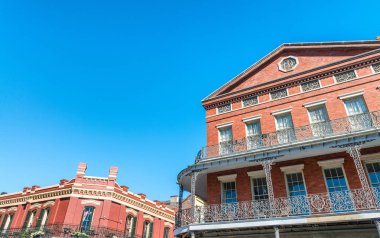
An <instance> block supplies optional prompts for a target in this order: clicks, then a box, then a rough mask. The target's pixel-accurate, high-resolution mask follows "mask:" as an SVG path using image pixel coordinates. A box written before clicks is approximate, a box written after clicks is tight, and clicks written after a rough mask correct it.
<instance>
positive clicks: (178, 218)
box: [175, 184, 183, 227]
mask: <svg viewBox="0 0 380 238" xmlns="http://www.w3.org/2000/svg"><path fill="white" fill-rule="evenodd" d="M182 202H183V185H182V184H180V185H179V195H178V213H177V214H176V219H175V220H176V223H175V226H176V227H180V226H181V225H182V220H181V219H182Z"/></svg>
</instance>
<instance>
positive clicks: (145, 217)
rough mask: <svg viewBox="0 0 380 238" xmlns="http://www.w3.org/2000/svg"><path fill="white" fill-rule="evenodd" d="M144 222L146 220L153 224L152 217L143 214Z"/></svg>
mask: <svg viewBox="0 0 380 238" xmlns="http://www.w3.org/2000/svg"><path fill="white" fill-rule="evenodd" d="M143 217H144V220H148V221H150V222H153V217H152V216H150V215H147V214H144V216H143Z"/></svg>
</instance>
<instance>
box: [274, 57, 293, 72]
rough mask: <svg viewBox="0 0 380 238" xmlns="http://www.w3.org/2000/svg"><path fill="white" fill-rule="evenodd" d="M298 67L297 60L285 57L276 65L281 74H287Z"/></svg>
mask: <svg viewBox="0 0 380 238" xmlns="http://www.w3.org/2000/svg"><path fill="white" fill-rule="evenodd" d="M297 66H298V58H297V57H294V56H287V57H284V58H282V60H281V61H280V62H279V63H278V69H279V70H280V71H282V72H289V71H292V70H294V69H295V68H296V67H297Z"/></svg>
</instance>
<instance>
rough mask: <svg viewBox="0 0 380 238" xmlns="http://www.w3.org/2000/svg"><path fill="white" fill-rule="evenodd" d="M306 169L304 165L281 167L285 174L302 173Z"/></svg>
mask: <svg viewBox="0 0 380 238" xmlns="http://www.w3.org/2000/svg"><path fill="white" fill-rule="evenodd" d="M303 168H304V164H297V165H290V166H283V167H280V169H281V171H282V172H283V173H285V174H292V173H300V172H302V170H303Z"/></svg>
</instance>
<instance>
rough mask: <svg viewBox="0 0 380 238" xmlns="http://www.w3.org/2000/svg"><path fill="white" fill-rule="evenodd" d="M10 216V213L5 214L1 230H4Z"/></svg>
mask: <svg viewBox="0 0 380 238" xmlns="http://www.w3.org/2000/svg"><path fill="white" fill-rule="evenodd" d="M8 216H9V215H8V214H6V215H5V216H4V219H3V223H1V227H0V231H2V230H3V229H4V226H5V223H6V222H7V220H8Z"/></svg>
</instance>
